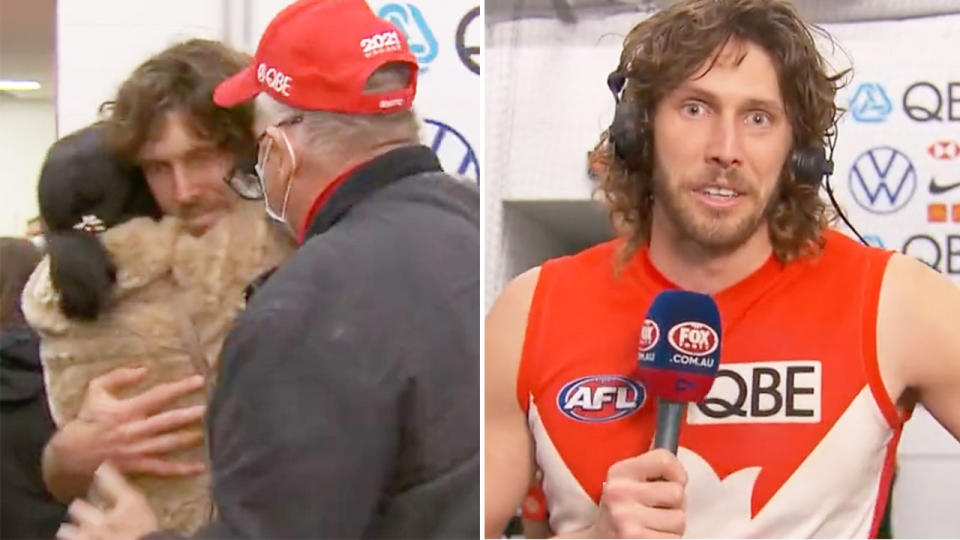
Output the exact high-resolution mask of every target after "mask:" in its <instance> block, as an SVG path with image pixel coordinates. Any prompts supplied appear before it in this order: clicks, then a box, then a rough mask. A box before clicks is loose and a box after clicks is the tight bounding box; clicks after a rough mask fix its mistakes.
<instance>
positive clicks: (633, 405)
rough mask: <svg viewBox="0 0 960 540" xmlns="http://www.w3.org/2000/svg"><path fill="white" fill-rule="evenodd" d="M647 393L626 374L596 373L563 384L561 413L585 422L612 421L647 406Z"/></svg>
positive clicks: (560, 399) (559, 404) (558, 400)
mask: <svg viewBox="0 0 960 540" xmlns="http://www.w3.org/2000/svg"><path fill="white" fill-rule="evenodd" d="M646 399H647V392H646V390H645V389H644V388H643V385H642V384H640V383H639V382H637V381H635V380H633V379H631V378H629V377H624V376H622V375H592V376H589V377H581V378H579V379H575V380H573V381H570V382H568V383H567V384H565V385H563V388H561V389H560V392H559V393H558V394H557V408H558V409H560V412H562V413H563V414H565V415H567V416H568V417H570V418H573V419H574V420H579V421H581V422H610V421H611V420H617V419H618V418H623V417H624V416H627V415H629V414H632V413H634V412H636V411H637V409H639V408H640V407H643V404H644V402H645V401H646Z"/></svg>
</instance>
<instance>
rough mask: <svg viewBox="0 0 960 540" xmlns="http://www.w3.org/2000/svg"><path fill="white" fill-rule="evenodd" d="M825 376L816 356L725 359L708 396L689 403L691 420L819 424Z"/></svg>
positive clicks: (692, 422) (714, 422) (729, 422)
mask: <svg viewBox="0 0 960 540" xmlns="http://www.w3.org/2000/svg"><path fill="white" fill-rule="evenodd" d="M822 377H823V371H822V368H821V364H820V362H817V361H814V360H792V361H784V362H751V363H743V364H724V365H723V367H722V368H721V369H719V370H718V371H717V377H716V379H714V381H713V386H712V387H711V388H710V393H708V394H707V397H706V398H705V399H704V400H703V401H701V402H699V403H691V404H690V405H689V406H688V407H687V423H689V424H774V423H799V424H815V423H817V422H819V421H820V414H821V410H822V395H823V387H822Z"/></svg>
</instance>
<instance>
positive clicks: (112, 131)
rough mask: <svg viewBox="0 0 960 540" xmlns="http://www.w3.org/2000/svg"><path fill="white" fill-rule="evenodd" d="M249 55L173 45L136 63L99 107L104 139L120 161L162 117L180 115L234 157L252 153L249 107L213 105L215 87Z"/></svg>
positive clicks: (213, 44)
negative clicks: (128, 75)
mask: <svg viewBox="0 0 960 540" xmlns="http://www.w3.org/2000/svg"><path fill="white" fill-rule="evenodd" d="M249 62H250V56H249V55H247V54H244V53H241V52H238V51H235V50H233V49H231V48H230V47H228V46H226V45H224V44H222V43H220V42H217V41H210V40H206V39H191V40H189V41H185V42H182V43H178V44H175V45H173V46H171V47H169V48H167V49H166V50H164V51H162V52H160V53H158V54H156V55H154V56H153V57H151V58H150V59H149V60H147V61H146V62H144V63H143V64H141V65H140V66H139V67H138V68H137V69H136V70H134V72H133V74H131V75H130V77H129V78H128V79H127V80H126V81H124V83H123V84H122V85H121V86H120V89H119V90H118V91H117V96H116V99H114V100H112V101H108V102H106V103H104V104H103V105H101V106H100V111H101V113H103V114H104V115H105V117H106V118H105V120H106V126H107V140H108V142H109V144H110V146H111V147H112V148H113V149H114V150H115V151H116V152H117V153H118V154H119V155H120V156H122V157H124V158H126V159H129V160H131V161H136V156H137V153H138V152H139V151H140V149H141V148H142V147H143V145H144V143H146V142H147V141H148V140H149V139H150V138H151V137H152V136H153V135H155V134H156V132H157V130H159V129H161V128H162V125H163V121H164V119H165V117H166V113H167V112H170V111H182V112H184V113H185V115H186V117H187V119H188V121H189V122H190V123H191V126H190V127H192V128H193V130H194V132H195V133H196V134H197V135H199V136H201V137H204V138H206V139H209V140H211V142H213V143H214V144H215V145H216V146H217V147H218V148H223V149H225V150H228V151H230V152H231V153H233V154H235V155H237V156H247V155H252V154H254V152H255V150H254V145H255V142H254V137H253V133H252V125H253V105H252V104H249V103H248V104H245V105H242V106H239V107H234V108H230V109H225V108H223V107H219V106H217V105H216V104H214V102H213V90H214V88H216V86H217V84H219V83H220V82H221V81H223V80H224V79H226V78H227V77H229V76H231V75H233V74H234V73H236V72H238V71H240V70H241V69H243V68H244V67H245V66H246V65H247V64H248V63H249Z"/></svg>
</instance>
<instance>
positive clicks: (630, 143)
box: [608, 101, 644, 165]
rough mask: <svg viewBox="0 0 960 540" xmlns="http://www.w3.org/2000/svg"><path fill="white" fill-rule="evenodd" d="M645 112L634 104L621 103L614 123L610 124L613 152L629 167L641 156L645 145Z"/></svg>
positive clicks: (616, 111)
mask: <svg viewBox="0 0 960 540" xmlns="http://www.w3.org/2000/svg"><path fill="white" fill-rule="evenodd" d="M642 117H643V111H642V110H641V108H640V107H639V106H638V105H637V104H635V103H632V102H629V101H621V102H620V103H618V104H617V108H616V110H615V111H614V113H613V123H612V124H610V129H609V133H608V136H609V138H610V142H612V143H613V151H614V153H615V154H616V156H617V158H619V159H620V160H622V161H623V162H624V163H627V164H628V165H629V164H631V163H633V162H634V161H635V160H636V159H638V158H639V157H640V156H639V154H640V153H641V152H642V150H643V144H644V140H643V139H644V130H643V127H638V124H642V123H643V122H642V120H639V119H640V118H642Z"/></svg>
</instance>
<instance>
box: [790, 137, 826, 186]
mask: <svg viewBox="0 0 960 540" xmlns="http://www.w3.org/2000/svg"><path fill="white" fill-rule="evenodd" d="M790 172H792V173H793V177H794V178H795V179H796V181H797V182H799V183H801V184H805V185H808V186H812V187H819V186H820V181H821V180H823V177H824V175H830V174H833V162H832V161H830V160H828V159H827V153H826V150H825V149H824V148H823V147H822V146H811V147H808V148H798V149H796V150H794V151H793V153H792V154H790Z"/></svg>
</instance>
